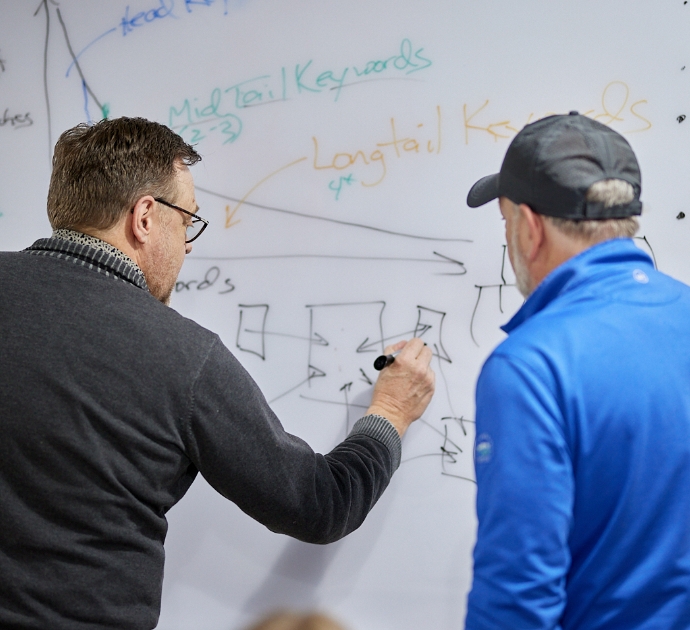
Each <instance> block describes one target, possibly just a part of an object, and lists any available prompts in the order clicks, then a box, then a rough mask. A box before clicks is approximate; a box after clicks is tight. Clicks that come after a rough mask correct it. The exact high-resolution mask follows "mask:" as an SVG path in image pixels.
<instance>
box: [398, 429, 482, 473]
mask: <svg viewBox="0 0 690 630" xmlns="http://www.w3.org/2000/svg"><path fill="white" fill-rule="evenodd" d="M441 420H442V421H443V422H444V425H443V430H440V429H437V428H436V427H435V426H434V425H433V424H431V423H430V422H428V421H426V420H424V418H420V419H419V420H417V422H419V423H421V424H422V425H423V426H425V427H427V428H429V429H430V430H431V431H433V432H434V433H436V434H438V435H440V436H441V437H442V438H443V441H442V442H441V445H440V446H439V447H438V451H435V452H433V453H422V454H421V455H414V456H412V457H408V458H407V459H403V460H402V462H401V464H407V463H408V462H411V461H414V460H417V459H423V458H426V457H437V458H440V460H441V475H443V476H444V477H454V478H455V479H462V480H463V481H469V482H471V483H475V484H476V483H477V482H476V480H475V479H473V478H471V477H467V476H465V475H460V474H458V473H457V472H455V471H454V470H453V469H452V468H451V467H452V466H453V465H455V464H458V463H460V460H461V457H463V456H464V457H466V456H467V454H465V452H464V451H463V449H462V447H461V446H460V445H459V444H458V440H455V439H451V437H450V435H449V428H448V421H449V420H452V421H455V422H456V423H457V424H458V425H459V426H461V428H462V430H463V436H466V435H467V431H466V430H465V428H464V425H463V424H462V423H463V422H472V421H471V420H467V419H466V418H463V417H462V416H461V417H460V418H454V417H444V418H441Z"/></svg>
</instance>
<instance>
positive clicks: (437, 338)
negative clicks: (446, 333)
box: [414, 306, 452, 363]
mask: <svg viewBox="0 0 690 630" xmlns="http://www.w3.org/2000/svg"><path fill="white" fill-rule="evenodd" d="M445 317H446V313H444V312H443V311H436V310H434V309H432V308H427V307H426V306H417V325H416V326H415V330H414V336H415V337H421V336H422V335H423V334H425V333H426V332H427V331H429V330H432V331H433V333H432V334H433V336H434V338H433V340H431V339H429V340H427V342H426V343H427V345H428V346H430V347H431V348H433V352H434V356H435V357H438V358H439V359H442V360H443V361H447V362H448V363H452V361H451V358H450V356H448V353H447V352H446V349H445V348H444V347H443V339H442V338H441V336H442V334H443V320H444V319H445Z"/></svg>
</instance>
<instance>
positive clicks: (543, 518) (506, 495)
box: [466, 354, 574, 630]
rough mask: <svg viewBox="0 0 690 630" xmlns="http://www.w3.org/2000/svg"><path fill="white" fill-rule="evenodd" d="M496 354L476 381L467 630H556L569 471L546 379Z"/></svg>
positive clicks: (565, 558) (568, 517) (565, 561)
mask: <svg viewBox="0 0 690 630" xmlns="http://www.w3.org/2000/svg"><path fill="white" fill-rule="evenodd" d="M535 369H539V368H538V367H537V368H533V367H530V366H528V365H526V364H524V363H522V362H521V361H519V360H518V359H514V358H507V357H505V356H501V355H496V354H494V355H493V356H492V357H490V358H489V360H488V361H487V363H486V364H485V366H484V368H483V369H482V373H481V375H480V378H479V380H478V382H477V391H476V402H477V411H476V423H477V424H476V426H477V438H476V446H475V468H476V473H477V518H478V521H479V525H478V532H477V543H476V546H475V550H474V578H473V584H472V590H471V592H470V595H469V600H468V608H467V621H466V629H467V630H479V629H484V628H487V629H488V628H520V629H521V630H537V629H539V630H542V629H544V630H546V629H548V630H552V629H554V628H559V627H560V625H559V620H560V618H561V616H562V613H563V609H564V606H565V599H566V595H565V586H566V574H567V572H568V569H569V566H570V553H569V548H568V536H569V533H570V528H571V521H572V513H573V492H574V481H573V470H572V464H571V462H572V459H571V456H570V452H569V448H568V444H567V441H566V439H565V431H564V425H563V419H562V414H561V412H560V409H559V406H558V404H557V401H556V398H555V396H554V389H555V388H554V386H553V384H552V383H550V382H549V379H550V377H549V376H548V370H546V369H544V370H543V374H538V373H537V372H536V371H535Z"/></svg>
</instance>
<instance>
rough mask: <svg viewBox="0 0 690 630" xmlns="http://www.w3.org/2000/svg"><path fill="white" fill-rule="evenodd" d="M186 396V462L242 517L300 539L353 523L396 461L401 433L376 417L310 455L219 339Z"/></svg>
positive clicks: (321, 536) (321, 538) (325, 538)
mask: <svg viewBox="0 0 690 630" xmlns="http://www.w3.org/2000/svg"><path fill="white" fill-rule="evenodd" d="M192 398H193V401H192V405H191V410H190V414H189V419H188V423H187V426H188V430H187V433H188V436H187V440H186V443H187V444H188V451H189V452H188V456H189V458H190V459H191V461H192V463H193V464H194V465H195V466H196V467H197V468H198V470H199V471H200V472H201V474H202V475H203V476H204V478H205V479H206V480H207V481H208V482H209V483H210V484H211V486H213V487H214V488H215V489H216V490H217V491H218V492H220V493H221V494H222V495H223V496H225V497H226V498H227V499H230V500H231V501H233V502H234V503H236V504H237V506H238V507H239V508H240V509H241V510H243V511H244V512H245V513H247V514H248V515H249V516H251V517H253V518H254V519H256V520H257V521H259V522H260V523H263V524H264V525H265V526H266V527H268V528H269V529H271V530H272V531H275V532H278V533H283V534H287V535H290V536H293V537H294V538H298V539H300V540H303V541H305V542H311V543H328V542H332V541H334V540H338V539H340V538H342V537H343V536H345V535H346V534H348V533H350V532H351V531H353V530H354V529H356V528H357V527H359V526H360V525H361V523H362V522H363V521H364V518H365V517H366V515H367V514H368V513H369V511H370V510H371V508H372V507H373V506H374V504H375V503H376V501H377V500H378V498H379V497H380V496H381V494H382V493H383V491H384V490H385V488H386V487H387V485H388V482H389V481H390V478H391V476H392V474H393V472H394V471H395V469H396V468H397V467H398V465H399V463H400V437H399V435H398V433H397V431H396V430H395V428H394V427H393V425H391V424H390V423H389V422H388V421H387V420H386V419H385V418H382V417H381V416H366V417H365V418H364V419H361V420H360V421H358V422H357V423H356V424H355V426H354V428H353V430H352V431H351V433H350V435H349V436H348V437H347V439H345V440H344V441H343V442H341V443H340V444H339V445H337V446H336V447H335V448H334V449H333V450H332V451H331V452H330V453H328V454H327V455H321V454H319V453H315V452H314V451H313V450H312V449H311V447H310V446H309V445H308V444H307V443H306V442H305V441H303V440H301V439H300V438H298V437H296V436H294V435H291V434H289V433H287V432H286V431H285V430H284V429H283V427H282V425H281V423H280V421H279V420H278V418H277V417H276V416H275V414H274V413H273V411H272V410H271V408H270V407H269V405H268V403H267V402H266V400H265V398H264V396H263V394H262V393H261V391H260V390H259V387H258V386H257V384H256V383H255V382H254V381H253V379H252V378H251V377H250V376H249V374H248V373H247V372H246V371H245V370H244V368H243V367H242V366H241V365H240V363H239V362H238V361H237V359H235V357H234V356H233V355H232V354H231V353H230V351H229V350H228V349H227V348H225V346H224V345H223V344H222V343H221V342H220V340H218V341H217V343H215V344H214V345H213V347H212V348H211V350H210V353H209V356H208V357H207V360H206V361H205V363H204V366H203V368H202V369H201V371H200V373H199V375H198V377H197V378H196V379H195V382H194V387H193V396H192ZM314 420H315V421H318V419H317V418H315V419H314Z"/></svg>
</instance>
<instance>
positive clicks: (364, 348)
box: [357, 324, 431, 352]
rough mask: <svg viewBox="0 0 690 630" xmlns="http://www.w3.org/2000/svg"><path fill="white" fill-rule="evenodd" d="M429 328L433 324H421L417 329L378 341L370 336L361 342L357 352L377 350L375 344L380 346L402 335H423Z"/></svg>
mask: <svg viewBox="0 0 690 630" xmlns="http://www.w3.org/2000/svg"><path fill="white" fill-rule="evenodd" d="M429 328H431V324H419V325H418V326H417V328H416V329H415V330H408V331H407V332H404V333H399V334H397V335H391V336H390V337H385V338H384V339H379V340H378V341H369V337H367V338H366V339H365V340H364V341H363V342H362V343H360V344H359V346H358V347H357V352H376V351H377V349H376V348H374V346H379V345H381V344H382V343H384V342H386V341H390V340H391V339H398V338H400V337H404V336H405V335H415V334H416V335H417V337H421V336H422V335H423V334H424V333H425V332H426V331H427V330H429ZM367 342H368V343H367Z"/></svg>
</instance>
